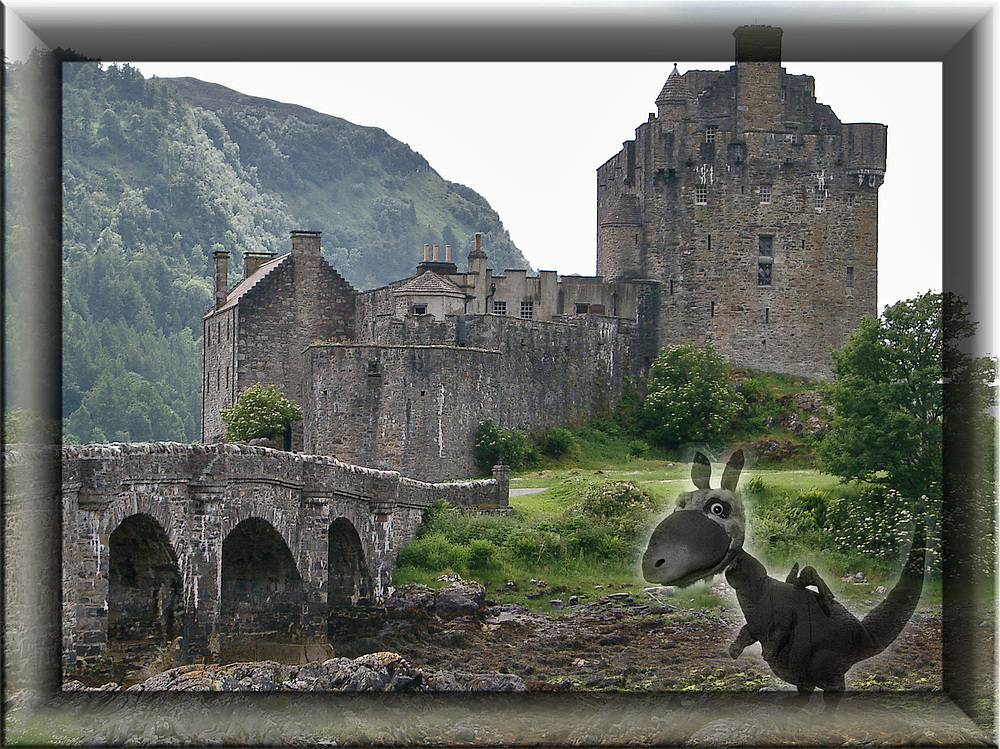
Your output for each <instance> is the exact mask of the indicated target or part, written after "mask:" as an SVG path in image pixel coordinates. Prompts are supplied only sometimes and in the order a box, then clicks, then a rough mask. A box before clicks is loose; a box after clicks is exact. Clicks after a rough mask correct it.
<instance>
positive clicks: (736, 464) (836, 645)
mask: <svg viewBox="0 0 1000 749" xmlns="http://www.w3.org/2000/svg"><path fill="white" fill-rule="evenodd" d="M742 468H743V453H742V451H737V452H736V453H734V454H733V456H732V457H731V458H730V460H729V463H728V464H727V466H726V470H725V472H724V475H723V478H722V487H721V488H720V489H712V488H711V487H710V486H709V479H710V477H711V464H710V463H709V462H708V459H707V458H705V456H704V455H702V454H701V453H698V455H696V457H695V461H694V463H693V465H692V469H691V476H692V480H693V481H694V483H695V486H696V487H697V491H694V492H688V493H686V494H684V495H682V496H681V497H680V498H679V500H678V507H677V509H675V510H674V512H673V513H671V514H670V515H668V516H667V517H666V518H664V520H663V521H662V522H661V523H660V524H659V526H657V528H656V530H654V531H653V533H652V536H651V537H650V540H649V546H648V548H647V550H646V553H645V554H644V555H643V562H642V568H643V576H644V577H645V578H646V580H648V581H649V582H654V583H660V584H662V585H679V586H685V585H690V584H691V583H693V582H695V581H696V580H699V579H704V578H707V577H711V576H712V575H714V574H717V573H719V572H724V573H725V576H726V581H727V582H728V583H729V584H730V585H731V586H732V587H733V588H734V589H735V591H736V597H737V600H738V601H739V604H740V608H741V609H742V611H743V616H744V618H745V619H746V624H745V625H744V626H743V628H742V629H741V630H740V633H739V635H738V636H737V638H736V640H735V642H733V643H732V645H731V646H730V648H729V654H730V655H731V656H732V657H733V658H737V657H739V655H740V653H742V652H743V650H744V649H745V648H746V647H747V646H749V645H752V644H753V643H755V642H758V641H759V642H760V644H761V655H762V657H763V658H764V661H765V662H766V663H767V664H768V666H769V667H770V668H771V670H772V671H773V672H774V674H775V675H776V676H777V677H778V678H780V679H782V680H784V681H786V682H788V683H790V684H793V685H795V687H797V688H798V691H799V692H800V693H801V694H805V695H808V694H809V693H810V692H812V691H813V690H814V689H817V688H819V689H822V690H823V691H824V693H825V694H827V695H829V698H828V701H827V702H828V705H829V706H831V707H832V706H835V705H836V703H837V702H838V701H839V698H840V696H841V695H842V694H843V691H844V688H845V678H844V677H845V675H846V673H847V671H848V670H849V669H850V668H851V666H853V665H854V664H855V663H858V662H859V661H862V660H865V659H866V658H871V657H872V656H873V655H877V654H878V653H880V652H882V651H883V650H885V648H887V647H888V646H889V645H890V644H891V643H892V642H893V640H895V639H896V637H897V636H898V635H899V633H900V632H901V631H902V630H903V627H905V626H906V623H907V622H908V621H909V619H910V617H911V616H912V614H913V611H914V610H915V609H916V605H917V601H918V600H919V598H920V593H921V591H922V588H923V579H924V557H925V553H926V552H925V548H924V547H925V544H924V537H923V532H922V529H921V528H920V527H918V528H917V532H916V533H915V534H914V539H913V543H912V544H911V546H910V552H909V555H908V557H907V560H906V563H905V564H904V567H903V571H902V573H901V575H900V579H899V582H897V583H896V585H895V587H894V588H893V589H892V591H891V592H890V593H889V594H888V595H887V597H886V598H885V600H884V601H882V603H880V604H879V605H878V606H876V607H875V608H874V609H873V610H872V611H871V612H870V613H869V614H868V615H867V616H865V617H864V618H863V619H861V620H859V619H858V618H857V617H855V616H854V615H853V614H851V613H850V612H849V611H848V610H847V609H846V608H844V606H843V605H841V604H840V603H839V602H837V601H836V600H835V598H834V596H833V593H832V592H831V591H830V588H829V586H827V584H826V583H825V582H824V580H823V579H822V578H821V577H820V575H819V573H817V572H816V570H814V569H813V568H812V567H805V568H803V569H802V570H801V571H799V569H798V565H795V567H794V568H793V569H792V571H791V573H789V575H788V577H787V578H786V579H785V580H784V581H781V580H776V579H774V578H772V577H770V576H768V574H767V570H765V569H764V565H762V564H761V563H760V562H759V561H758V560H757V559H755V558H754V557H753V556H752V555H750V554H749V553H747V552H746V551H745V550H744V549H743V538H744V533H745V525H746V520H745V516H744V513H743V505H742V502H741V501H740V498H739V496H738V495H737V493H736V484H737V482H738V480H739V475H740V472H741V471H742ZM812 588H815V590H813V589H812Z"/></svg>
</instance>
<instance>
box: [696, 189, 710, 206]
mask: <svg viewBox="0 0 1000 749" xmlns="http://www.w3.org/2000/svg"><path fill="white" fill-rule="evenodd" d="M694 202H695V204H696V205H706V204H707V203H708V185H695V188H694Z"/></svg>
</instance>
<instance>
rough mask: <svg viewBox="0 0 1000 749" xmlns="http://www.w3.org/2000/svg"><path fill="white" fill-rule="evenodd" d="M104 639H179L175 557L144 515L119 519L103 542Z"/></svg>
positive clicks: (180, 602) (179, 603) (179, 598)
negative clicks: (105, 581)
mask: <svg viewBox="0 0 1000 749" xmlns="http://www.w3.org/2000/svg"><path fill="white" fill-rule="evenodd" d="M107 603H108V639H109V640H143V639H147V638H149V637H155V638H156V639H160V640H163V639H170V638H173V637H175V636H177V635H178V634H180V629H181V621H180V612H181V610H182V609H183V593H182V585H181V574H180V566H179V564H178V558H177V552H176V551H175V549H174V547H173V545H172V544H171V543H170V539H169V538H168V537H167V533H166V531H165V530H164V528H163V526H162V524H161V523H160V522H159V521H157V520H156V519H155V518H153V517H152V516H150V515H148V514H146V513H135V514H132V515H129V516H128V517H126V518H124V519H122V521H121V522H120V523H118V525H117V527H116V528H115V529H114V530H113V531H112V532H111V533H110V535H109V537H108V599H107Z"/></svg>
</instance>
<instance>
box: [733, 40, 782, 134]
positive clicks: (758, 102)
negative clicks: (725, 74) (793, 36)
mask: <svg viewBox="0 0 1000 749" xmlns="http://www.w3.org/2000/svg"><path fill="white" fill-rule="evenodd" d="M733 36H734V37H736V102H735V105H736V106H735V112H736V132H737V133H745V132H753V131H755V132H774V131H777V130H781V129H783V123H784V121H785V119H786V117H785V114H784V109H785V105H784V102H782V100H781V81H782V72H781V29H779V28H776V27H774V26H740V27H739V28H738V29H736V31H734V32H733ZM740 137H742V136H740Z"/></svg>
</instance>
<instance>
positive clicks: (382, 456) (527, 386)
mask: <svg viewBox="0 0 1000 749" xmlns="http://www.w3.org/2000/svg"><path fill="white" fill-rule="evenodd" d="M386 329H387V330H390V331H392V335H391V336H389V335H386V336H383V339H386V338H389V339H392V340H400V341H405V343H400V344H395V345H372V344H338V345H326V346H314V347H311V348H310V349H309V351H307V354H306V362H307V364H306V369H307V371H308V372H309V382H310V390H309V393H308V394H307V397H306V405H305V415H304V423H305V424H306V434H305V449H306V450H307V451H309V452H322V453H329V454H333V455H336V456H338V457H339V458H341V459H343V460H347V461H350V462H356V463H363V464H365V465H371V466H375V467H380V468H394V469H398V470H400V471H402V472H404V473H407V474H411V475H414V476H417V477H419V478H421V479H424V480H441V479H444V478H457V477H462V476H471V475H474V474H475V472H476V467H475V462H474V459H473V455H472V447H473V443H474V435H475V431H476V428H477V427H478V425H479V423H480V422H481V421H483V420H485V419H493V420H494V421H495V422H496V423H498V424H500V425H501V426H504V427H518V428H523V429H527V430H530V431H535V430H539V429H543V428H545V427H546V426H550V425H555V424H563V423H568V422H575V421H580V420H584V419H587V418H590V417H591V416H593V415H594V414H595V413H600V412H602V411H607V410H610V409H613V408H614V406H615V405H616V404H617V402H618V399H619V398H620V397H621V390H622V386H623V380H624V376H625V375H626V374H632V373H633V371H634V367H635V366H636V365H637V364H639V362H637V361H636V360H634V359H633V358H632V357H631V356H630V350H629V347H630V341H631V337H632V334H633V333H634V330H635V326H634V324H631V323H627V322H624V321H621V320H614V319H611V318H600V317H595V316H589V317H588V318H586V319H585V320H582V321H577V322H575V323H574V324H566V323H558V322H538V321H532V320H519V319H514V318H504V317H500V316H496V315H476V316H468V317H464V318H461V320H459V319H449V320H448V321H446V322H444V323H435V322H432V321H430V320H429V319H427V318H407V319H406V320H404V321H402V322H400V321H395V322H387V323H386ZM428 336H433V337H434V338H435V339H439V340H441V341H442V343H440V344H433V345H428V344H415V343H412V342H411V341H413V340H427V339H428ZM459 337H460V338H461V340H463V341H464V345H462V346H458V345H455V341H456V339H458V338H459ZM449 339H450V341H449ZM445 341H449V342H448V343H445ZM493 347H495V348H493Z"/></svg>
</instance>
